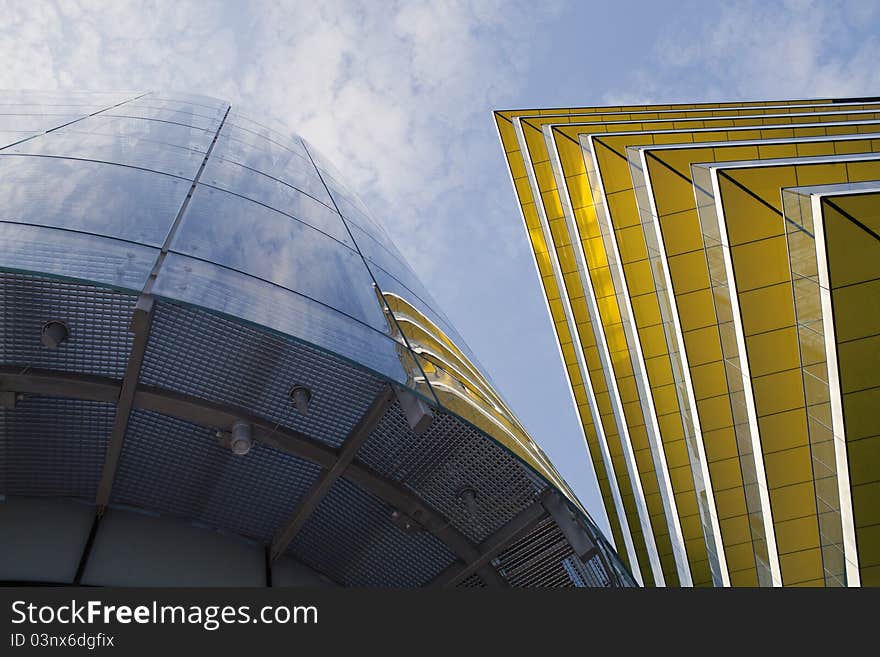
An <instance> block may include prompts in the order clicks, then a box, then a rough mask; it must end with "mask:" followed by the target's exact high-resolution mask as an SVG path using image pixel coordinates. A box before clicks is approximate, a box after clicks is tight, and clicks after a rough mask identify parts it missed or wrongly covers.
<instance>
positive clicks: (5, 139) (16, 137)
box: [0, 130, 40, 148]
mask: <svg viewBox="0 0 880 657" xmlns="http://www.w3.org/2000/svg"><path fill="white" fill-rule="evenodd" d="M38 134H40V133H39V132H15V131H12V130H0V148H6V147H7V146H9V145H10V144H15V143H17V142H20V141H21V140H22V139H27V138H28V137H32V136H34V135H38Z"/></svg>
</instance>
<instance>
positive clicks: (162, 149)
mask: <svg viewBox="0 0 880 657" xmlns="http://www.w3.org/2000/svg"><path fill="white" fill-rule="evenodd" d="M7 152H8V153H21V154H26V155H52V156H55V157H73V158H80V159H85V160H100V161H104V162H112V163H114V164H123V165H126V166H131V167H140V168H143V169H152V170H153V171H159V172H161V173H167V174H170V175H174V176H180V177H182V178H187V179H189V180H192V179H193V178H195V176H196V173H197V172H198V170H199V166H201V164H202V161H203V160H204V155H203V154H202V153H198V152H196V151H191V150H189V149H186V148H179V147H176V146H168V145H164V144H158V143H156V142H150V141H145V140H142V139H138V138H137V137H122V138H117V137H109V136H106V135H96V134H85V133H81V132H67V131H65V130H59V131H56V132H51V133H49V134H45V135H42V136H40V137H37V138H36V139H30V140H28V141H26V142H24V143H22V144H20V145H18V146H14V147H12V148H10V149H8V151H7Z"/></svg>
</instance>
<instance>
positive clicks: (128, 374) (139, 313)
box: [95, 295, 154, 515]
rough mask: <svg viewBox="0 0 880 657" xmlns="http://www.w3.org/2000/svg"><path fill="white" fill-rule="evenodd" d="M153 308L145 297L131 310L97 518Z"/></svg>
mask: <svg viewBox="0 0 880 657" xmlns="http://www.w3.org/2000/svg"><path fill="white" fill-rule="evenodd" d="M153 308H154V304H153V297H151V296H148V295H141V296H140V297H138V300H137V303H136V304H135V307H134V313H133V315H132V319H131V326H130V330H131V331H132V332H133V333H134V341H133V342H132V345H131V353H129V355H128V365H126V367H125V376H124V378H123V379H122V388H121V389H120V391H119V398H118V401H117V402H116V414H115V415H114V416H113V428H112V429H111V430H110V438H109V440H108V441H107V452H106V454H105V456H104V469H103V471H102V472H101V483H100V484H98V492H97V494H96V496H95V504H97V505H98V515H103V513H104V509H106V508H107V504H108V503H109V502H110V491H111V489H112V488H113V480H114V479H115V477H116V466H117V465H118V464H119V455H120V454H121V453H122V441H123V440H124V439H125V431H126V429H127V428H128V418H129V417H131V410H132V408H133V405H134V396H135V392H137V383H138V379H139V378H140V375H141V365H142V364H143V362H144V354H145V353H146V351H147V342H149V340H150V325H151V324H152V321H153Z"/></svg>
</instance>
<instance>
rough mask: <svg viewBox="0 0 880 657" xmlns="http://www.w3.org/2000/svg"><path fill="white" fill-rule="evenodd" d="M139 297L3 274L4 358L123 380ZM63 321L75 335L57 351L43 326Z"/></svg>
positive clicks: (0, 335)
mask: <svg viewBox="0 0 880 657" xmlns="http://www.w3.org/2000/svg"><path fill="white" fill-rule="evenodd" d="M135 301H136V297H135V296H133V295H129V294H123V293H122V292H116V291H114V290H108V289H106V288H101V287H95V286H91V285H84V284H79V283H69V282H66V281H60V280H55V279H50V278H38V277H35V276H26V275H23V274H10V273H0V361H2V363H3V364H6V365H21V366H22V367H25V366H29V367H30V368H45V369H53V370H62V371H65V372H80V373H85V374H96V375H104V376H111V377H114V378H122V375H123V373H124V372H125V366H126V364H127V362H128V355H129V352H130V351H131V342H132V334H131V333H130V332H129V331H128V326H129V322H130V321H131V314H132V311H133V309H134V304H135ZM49 320H58V321H62V322H64V323H65V324H66V325H67V328H68V330H69V331H70V337H69V338H68V340H67V341H66V342H64V343H62V344H61V345H60V346H59V347H57V348H56V349H47V348H45V347H44V346H43V345H42V343H41V342H40V333H41V330H42V328H43V325H44V324H45V323H46V322H47V321H49Z"/></svg>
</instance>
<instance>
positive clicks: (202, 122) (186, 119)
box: [106, 103, 220, 130]
mask: <svg viewBox="0 0 880 657" xmlns="http://www.w3.org/2000/svg"><path fill="white" fill-rule="evenodd" d="M106 116H126V117H131V118H136V119H152V120H154V121H167V122H168V123H177V124H180V125H188V126H191V127H193V128H201V129H202V130H212V129H213V130H216V129H217V125H218V124H219V122H220V119H219V118H206V117H204V116H200V115H198V114H192V113H190V112H183V111H177V110H171V109H156V108H152V107H143V106H137V105H132V104H130V103H126V104H124V105H120V106H119V107H116V108H114V109H112V110H108V111H107V113H106Z"/></svg>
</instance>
